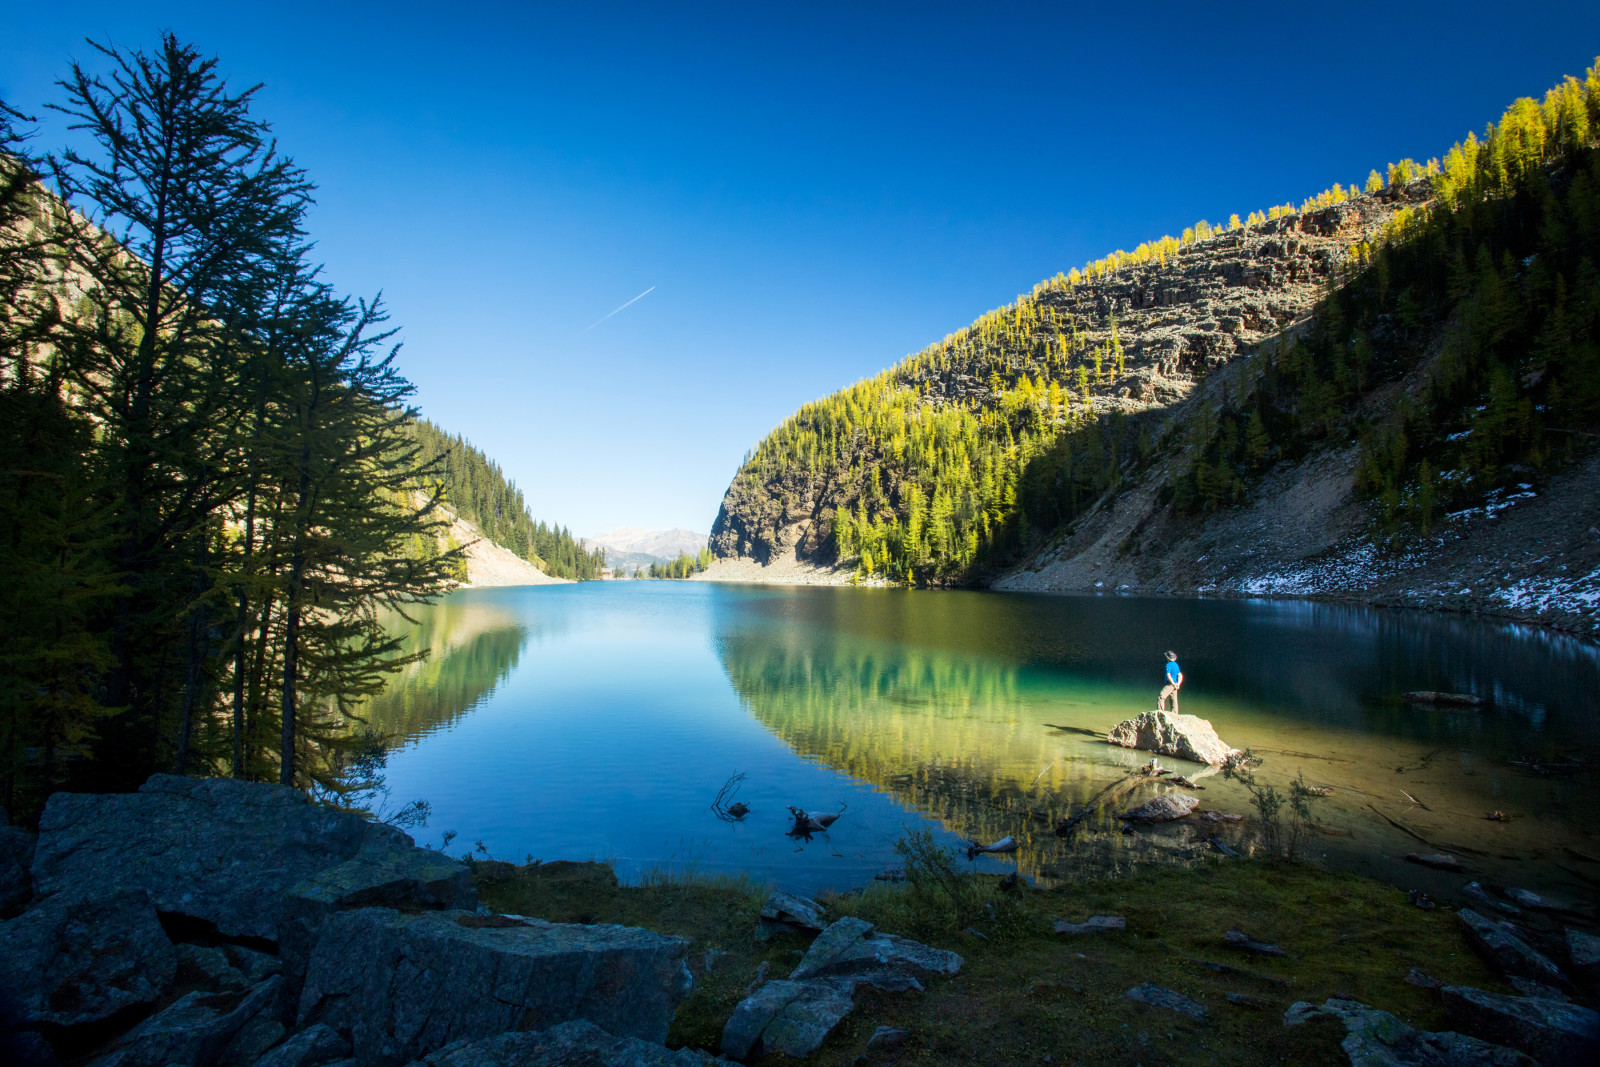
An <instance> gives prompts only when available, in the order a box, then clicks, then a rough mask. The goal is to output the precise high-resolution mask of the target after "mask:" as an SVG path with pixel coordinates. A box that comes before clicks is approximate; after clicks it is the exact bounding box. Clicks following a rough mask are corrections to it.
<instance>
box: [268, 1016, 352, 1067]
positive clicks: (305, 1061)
mask: <svg viewBox="0 0 1600 1067" xmlns="http://www.w3.org/2000/svg"><path fill="white" fill-rule="evenodd" d="M348 1055H350V1042H348V1041H346V1040H345V1039H344V1038H342V1037H340V1036H339V1034H338V1032H337V1031H336V1030H334V1029H333V1027H331V1026H326V1025H324V1024H322V1023H317V1024H316V1025H315V1026H308V1027H306V1028H305V1029H304V1030H302V1031H300V1032H299V1033H298V1034H295V1035H294V1036H293V1037H291V1038H290V1039H289V1040H287V1041H285V1042H284V1043H283V1044H281V1045H279V1046H278V1047H277V1048H275V1049H273V1050H272V1051H271V1052H269V1053H267V1054H266V1055H265V1056H263V1057H262V1058H261V1059H259V1060H257V1061H256V1063H255V1067H322V1065H323V1064H325V1063H333V1062H335V1061H337V1060H342V1059H344V1058H345V1057H346V1056H348Z"/></svg>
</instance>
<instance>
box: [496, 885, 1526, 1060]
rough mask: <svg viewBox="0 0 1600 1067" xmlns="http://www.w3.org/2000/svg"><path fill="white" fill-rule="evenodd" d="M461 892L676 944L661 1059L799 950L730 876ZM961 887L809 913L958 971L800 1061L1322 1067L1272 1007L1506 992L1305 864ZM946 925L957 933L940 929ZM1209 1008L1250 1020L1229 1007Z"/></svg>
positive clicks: (1396, 1008)
mask: <svg viewBox="0 0 1600 1067" xmlns="http://www.w3.org/2000/svg"><path fill="white" fill-rule="evenodd" d="M474 877H475V881H476V882H477V884H478V889H479V892H480V893H481V894H482V896H483V899H484V902H485V903H486V904H488V905H489V906H490V907H492V908H494V909H496V910H497V911H502V912H511V913H515V914H522V915H531V916H536V917H539V918H543V919H549V920H552V921H559V922H607V923H620V924H624V925H629V926H642V927H646V928H648V929H652V930H656V931H658V932H660V933H664V934H676V935H679V936H682V937H687V938H689V939H690V940H691V941H692V943H693V945H692V948H691V949H690V952H689V960H688V962H689V967H690V970H691V971H692V972H693V974H694V976H695V982H696V987H695V992H694V994H693V995H692V996H691V997H690V999H689V1000H688V1001H686V1002H685V1003H684V1004H683V1006H682V1007H681V1008H680V1009H679V1011H678V1015H677V1018H676V1019H675V1021H674V1023H673V1027H672V1032H671V1035H670V1037H669V1042H668V1043H669V1044H671V1045H673V1046H680V1045H693V1046H695V1047H698V1048H704V1049H707V1050H710V1051H715V1050H716V1049H717V1046H718V1043H719V1041H720V1038H721V1032H722V1025H723V1023H724V1022H726V1020H727V1018H728V1016H729V1015H730V1014H731V1013H732V1011H733V1009H734V1006H735V1005H736V1004H737V1003H738V1002H739V1001H740V1000H741V999H742V998H743V997H744V996H745V990H746V987H747V986H748V985H749V984H750V983H751V982H752V981H753V980H754V979H755V977H756V973H757V969H758V968H759V967H760V966H761V965H762V964H763V963H765V964H766V965H767V966H768V969H769V971H770V974H771V976H772V977H785V976H787V974H788V973H789V971H790V970H791V969H792V968H793V966H794V964H795V963H797V962H798V961H799V959H800V956H801V955H802V954H803V952H804V950H805V947H806V945H807V942H806V941H805V940H804V939H801V938H798V937H779V938H774V939H773V940H772V941H769V942H761V941H758V940H756V937H755V931H756V925H757V924H756V918H757V915H758V912H759V910H760V905H761V901H762V899H763V898H764V896H765V889H764V888H763V887H760V886H757V885H755V884H753V883H751V882H750V881H748V880H745V879H727V878H708V877H703V876H695V875H693V874H690V875H658V876H652V877H647V878H646V879H645V880H644V883H643V884H641V885H639V886H622V885H619V884H618V883H617V880H616V877H615V875H613V874H612V872H611V869H610V868H609V867H607V866H605V865H604V864H598V863H583V864H577V863H547V864H534V865H530V866H527V867H513V866H511V865H510V864H499V863H486V862H479V863H476V864H474ZM967 877H968V878H971V879H972V882H971V888H972V892H973V893H974V894H975V898H974V899H975V901H976V903H975V904H974V902H973V901H972V900H964V901H963V902H962V905H961V908H960V909H959V913H958V911H957V909H956V908H954V907H953V906H950V905H948V904H947V903H946V902H944V901H942V900H941V899H940V896H939V893H938V891H937V890H930V888H929V886H928V885H927V884H924V885H922V886H920V887H919V886H917V885H915V884H912V885H878V886H873V887H871V888H869V889H867V890H864V891H861V892H855V893H847V894H839V895H830V896H827V897H825V898H824V899H823V900H822V903H824V904H825V905H826V906H827V908H828V911H829V916H830V918H837V917H839V916H842V915H855V916H859V917H861V918H863V919H866V920H868V921H869V922H873V923H876V924H877V925H878V926H879V927H880V929H882V930H884V931H885V932H888V933H897V934H904V935H907V936H915V937H917V938H918V939H919V940H922V941H925V942H926V943H928V944H931V945H934V946H937V947H939V948H945V949H951V950H954V951H956V952H959V953H960V954H961V955H962V956H963V957H964V958H965V960H966V964H965V966H964V967H963V968H962V971H961V973H960V974H959V975H957V976H955V977H953V978H950V979H944V980H939V981H933V982H930V983H928V991H927V992H926V993H921V994H918V993H906V994H894V995H890V994H880V993H877V992H874V991H870V990H864V991H863V992H862V993H861V994H859V995H858V997H857V1000H856V1010H855V1011H854V1012H853V1013H852V1014H851V1015H850V1017H849V1018H847V1019H846V1020H845V1021H844V1023H842V1024H841V1025H840V1026H839V1028H838V1029H837V1030H836V1031H835V1032H834V1034H833V1035H832V1036H831V1037H830V1038H829V1040H828V1042H827V1043H826V1044H825V1045H824V1046H823V1048H822V1049H821V1050H820V1051H819V1052H818V1053H817V1054H816V1055H815V1056H813V1057H812V1058H811V1059H810V1060H808V1061H807V1062H808V1063H814V1064H819V1065H832V1064H841V1065H842V1064H852V1063H854V1061H855V1059H856V1057H857V1056H858V1055H860V1054H861V1053H862V1052H863V1051H864V1050H865V1047H866V1042H867V1039H868V1038H869V1037H870V1036H871V1035H872V1032H873V1030H875V1029H876V1028H877V1027H878V1026H880V1025H889V1026H898V1027H901V1028H903V1029H905V1030H907V1031H909V1032H910V1035H911V1039H910V1042H909V1044H908V1045H907V1046H906V1048H905V1049H903V1050H902V1051H901V1052H900V1053H898V1055H897V1056H896V1057H895V1058H897V1059H898V1060H899V1061H900V1062H904V1063H923V1062H937V1063H948V1064H978V1065H982V1067H994V1065H995V1064H1002V1063H1003V1064H1024V1063H1042V1062H1044V1057H1045V1056H1046V1055H1048V1056H1050V1057H1051V1061H1052V1062H1054V1063H1057V1064H1061V1063H1072V1062H1093V1063H1111V1064H1116V1063H1128V1064H1134V1063H1139V1064H1145V1065H1151V1064H1161V1063H1172V1064H1215V1063H1239V1064H1281V1063H1286V1062H1291V1061H1292V1062H1295V1063H1296V1064H1297V1065H1303V1064H1315V1063H1342V1062H1344V1059H1343V1054H1342V1053H1341V1052H1340V1050H1339V1047H1338V1044H1339V1041H1340V1040H1341V1039H1342V1038H1343V1033H1342V1031H1341V1030H1339V1029H1338V1028H1337V1027H1336V1026H1335V1025H1333V1024H1331V1023H1328V1022H1318V1023H1313V1024H1310V1025H1307V1026H1302V1027H1296V1028H1294V1029H1287V1028H1285V1027H1284V1026H1283V1012H1284V1009H1286V1008H1287V1007H1288V1006H1289V1005H1290V1004H1291V1003H1293V1002H1294V1001H1296V1000H1309V1001H1313V1002H1316V1003H1321V1002H1322V1001H1323V1000H1324V999H1326V998H1327V997H1330V996H1333V995H1336V994H1338V995H1344V996H1349V997H1353V998H1355V999H1357V1000H1361V1001H1363V1002H1365V1003H1367V1004H1370V1005H1373V1006H1374V1007H1378V1008H1382V1009H1383V1010H1385V1011H1389V1012H1392V1013H1394V1014H1395V1015H1396V1016H1398V1017H1399V1018H1401V1019H1403V1020H1405V1021H1406V1022H1408V1023H1410V1024H1411V1025H1413V1026H1416V1027H1418V1028H1419V1029H1424V1030H1438V1029H1448V1028H1449V1027H1448V1025H1447V1024H1446V1022H1445V1017H1444V1011H1443V1008H1442V1006H1441V1004H1440V1002H1439V999H1438V995H1437V994H1436V993H1433V992H1430V991H1428V990H1425V989H1421V988H1418V987H1416V986H1413V985H1410V984H1408V983H1407V982H1405V981H1404V979H1405V976H1406V973H1407V972H1408V971H1409V970H1410V969H1411V968H1412V967H1418V968H1421V969H1422V970H1424V971H1426V972H1427V973H1429V974H1431V975H1432V976H1433V977H1435V978H1438V979H1441V980H1443V981H1446V982H1460V983H1465V984H1469V985H1475V986H1478V987H1480V988H1485V989H1495V990H1502V991H1508V992H1509V991H1510V990H1508V989H1507V988H1506V987H1505V986H1503V985H1502V984H1501V983H1500V982H1499V981H1498V980H1497V979H1496V978H1495V976H1494V975H1493V973H1492V972H1491V971H1490V970H1489V969H1488V967H1487V966H1486V965H1485V964H1484V963H1483V962H1482V961H1481V960H1480V959H1479V958H1478V957H1477V956H1476V955H1475V954H1474V953H1473V952H1472V951H1471V949H1470V947H1469V946H1468V944H1467V942H1466V940H1465V938H1464V937H1463V935H1462V932H1461V929H1460V924H1459V922H1458V921H1457V919H1456V918H1455V916H1454V914H1453V913H1451V912H1449V911H1446V910H1444V909H1438V910H1435V911H1421V910H1418V909H1417V908H1415V907H1412V906H1411V905H1410V903H1409V902H1408V901H1407V899H1406V895H1405V893H1404V892H1403V891H1401V890H1398V889H1395V888H1394V887H1392V886H1388V885H1384V884H1381V883H1379V882H1375V881H1372V880H1370V879H1366V878H1361V877H1358V876H1355V875H1348V874H1334V873H1329V872H1327V871H1323V870H1320V869H1318V868H1316V867H1312V866H1309V865H1304V864H1291V863H1272V862H1241V861H1218V862H1215V863H1210V864H1206V865H1203V866H1201V867H1198V868H1193V869H1181V870H1180V869H1153V870H1147V871H1144V872H1141V873H1137V874H1133V875H1130V876H1125V877H1121V878H1115V879H1105V880H1101V881H1094V882H1084V883H1078V884H1073V885H1068V886H1064V887H1061V888H1058V889H1052V890H1038V889H1032V888H1028V887H1027V886H1020V887H1017V888H1014V889H1010V890H1007V889H1003V888H1002V887H1001V885H1000V879H998V878H995V877H989V876H975V875H968V876H967ZM1091 915H1121V916H1123V917H1125V918H1126V919H1127V922H1128V928H1127V930H1125V931H1118V932H1109V933H1098V934H1087V935H1080V936H1075V937H1073V936H1060V935H1057V934H1055V933H1054V931H1053V929H1052V926H1051V923H1052V922H1053V921H1054V920H1056V919H1070V920H1073V921H1082V920H1084V919H1087V918H1088V917H1089V916H1091ZM958 919H961V920H969V922H968V923H967V925H964V926H961V927H957V926H955V925H954V923H955V922H956V921H957V920H958ZM1233 927H1238V928H1239V929H1242V930H1244V931H1245V932H1246V933H1248V934H1249V935H1250V936H1251V937H1254V938H1257V939H1259V940H1264V941H1270V942H1273V943H1275V944H1278V945H1280V946H1282V947H1283V948H1284V950H1285V951H1286V952H1287V955H1286V956H1283V957H1260V956H1252V955H1247V954H1245V953H1242V952H1240V951H1238V950H1236V949H1233V948H1230V947H1228V946H1226V945H1225V944H1224V943H1223V940H1222V935H1223V933H1224V932H1225V931H1226V930H1228V929H1230V928H1233ZM979 935H981V936H979ZM1206 962H1212V963H1219V964H1223V965H1226V966H1228V967H1231V968H1234V969H1235V970H1234V971H1232V972H1219V971H1216V970H1212V969H1209V968H1207V967H1206V966H1205V963H1206ZM1141 982H1154V983H1156V984H1157V985H1161V986H1165V987H1167V988H1169V989H1173V990H1176V991H1177V992H1180V993H1183V994H1184V995H1186V996H1189V997H1192V998H1194V999H1195V1000H1198V1001H1200V1002H1201V1003H1202V1004H1204V1005H1206V1007H1207V1008H1208V1009H1210V1016H1209V1017H1208V1018H1207V1019H1206V1020H1205V1021H1203V1022H1194V1021H1192V1020H1190V1019H1188V1018H1187V1017H1185V1016H1182V1015H1178V1014H1175V1013H1173V1012H1170V1011H1164V1010H1162V1009H1159V1008H1153V1007H1148V1006H1146V1005H1142V1004H1137V1003H1134V1002H1133V1001H1129V1000H1127V999H1126V998H1125V997H1124V996H1123V994H1124V993H1125V992H1126V991H1127V990H1128V989H1130V988H1132V987H1133V986H1136V985H1138V984H1140V983H1141ZM1228 993H1242V994H1247V995H1249V996H1251V997H1254V998H1256V999H1257V1000H1259V1001H1261V1002H1263V1003H1264V1004H1265V1006H1264V1007H1242V1006H1237V1005H1235V1004H1232V1003H1230V1002H1229V1001H1228V1000H1227V999H1226V995H1227V994H1228ZM755 1062H756V1063H757V1064H766V1063H769V1062H770V1063H772V1064H777V1063H780V1062H784V1061H783V1060H782V1058H781V1057H776V1056H774V1057H770V1058H758V1059H757V1060H756V1061H755Z"/></svg>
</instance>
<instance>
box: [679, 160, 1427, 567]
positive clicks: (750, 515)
mask: <svg viewBox="0 0 1600 1067" xmlns="http://www.w3.org/2000/svg"><path fill="white" fill-rule="evenodd" d="M1430 196H1431V192H1430V185H1429V183H1428V181H1427V180H1426V179H1417V180H1415V181H1412V182H1410V183H1408V184H1405V185H1402V186H1398V187H1395V188H1385V189H1383V190H1380V191H1379V192H1377V193H1372V194H1363V195H1358V196H1355V197H1353V198H1351V199H1349V200H1346V201H1344V202H1342V203H1337V204H1334V205H1332V206H1330V207H1326V208H1322V209H1320V210H1314V211H1308V212H1305V213H1297V214H1292V215H1286V216H1283V217H1280V218H1277V219H1273V220H1270V221H1267V222H1263V223H1259V224H1256V225H1252V226H1250V227H1247V228H1240V229H1235V230H1224V231H1221V232H1218V233H1216V234H1215V235H1214V236H1212V237H1209V238H1206V239H1202V240H1198V241H1196V242H1194V243H1193V244H1191V245H1188V246H1185V247H1183V248H1182V249H1181V250H1179V251H1178V252H1177V254H1175V255H1173V256H1171V257H1170V258H1167V259H1166V260H1165V261H1164V262H1163V261H1155V260H1152V261H1150V262H1147V263H1144V264H1139V265H1127V266H1123V267H1120V268H1118V269H1116V270H1114V271H1112V272H1110V273H1108V274H1105V275H1103V276H1101V277H1098V278H1093V277H1091V278H1087V279H1085V280H1082V281H1079V282H1078V283H1076V284H1067V283H1066V282H1065V280H1064V279H1057V280H1055V281H1052V282H1046V283H1042V284H1041V285H1040V286H1039V287H1038V288H1037V289H1036V290H1035V293H1034V295H1033V296H1032V297H1022V298H1019V301H1018V303H1019V304H1021V303H1022V302H1023V301H1029V300H1031V301H1034V302H1037V303H1038V304H1039V305H1040V308H1041V313H1042V314H1043V315H1044V316H1045V318H1046V319H1047V320H1048V321H1050V322H1055V323H1070V324H1071V325H1073V326H1074V327H1075V328H1076V330H1077V331H1078V332H1077V336H1078V338H1079V344H1080V346H1081V347H1082V348H1083V349H1086V350H1087V349H1092V348H1095V347H1097V346H1110V345H1111V344H1112V341H1113V328H1114V327H1115V330H1116V334H1117V338H1118V340H1119V341H1120V344H1121V346H1122V349H1123V351H1124V354H1125V362H1124V370H1123V373H1121V374H1120V375H1117V374H1111V375H1108V376H1107V377H1106V378H1105V379H1104V380H1103V381H1101V382H1099V383H1097V384H1095V383H1091V385H1090V387H1089V389H1090V398H1089V400H1088V401H1087V403H1084V402H1083V400H1082V398H1081V394H1076V395H1075V396H1074V402H1075V404H1076V405H1077V409H1078V410H1079V411H1082V410H1085V409H1086V410H1088V411H1090V412H1092V413H1094V414H1109V413H1112V412H1122V413H1125V414H1133V413H1137V412H1143V411H1150V410H1153V409H1157V410H1168V409H1170V410H1172V412H1173V414H1174V415H1175V416H1181V412H1180V409H1181V407H1182V405H1183V404H1184V403H1185V401H1187V400H1188V399H1189V398H1190V397H1191V396H1192V395H1193V394H1194V393H1195V390H1196V388H1197V386H1198V385H1199V384H1200V383H1201V381H1202V380H1203V379H1204V378H1205V377H1206V376H1207V375H1208V374H1209V373H1211V372H1214V371H1215V370H1217V369H1218V368H1221V367H1224V366H1226V365H1228V364H1229V363H1231V362H1232V361H1234V360H1237V359H1239V358H1241V357H1246V356H1249V355H1252V354H1254V353H1256V352H1257V351H1259V350H1260V347H1261V345H1262V344H1263V343H1264V342H1267V341H1269V340H1271V339H1272V338H1274V337H1276V336H1278V335H1279V334H1280V333H1281V332H1283V331H1285V330H1293V329H1296V328H1297V327H1299V326H1300V325H1302V324H1303V323H1304V322H1305V321H1306V318H1307V316H1308V314H1309V313H1310V311H1311V309H1312V307H1313V306H1314V305H1315V303H1316V301H1317V299H1318V298H1319V297H1320V296H1321V295H1322V293H1323V291H1324V290H1325V287H1326V286H1327V284H1328V283H1329V281H1330V280H1331V279H1333V278H1334V277H1335V275H1336V273H1337V271H1338V269H1339V268H1340V267H1341V266H1342V265H1343V264H1344V262H1345V260H1346V258H1347V256H1348V254H1349V251H1350V249H1351V248H1352V247H1353V246H1354V245H1356V244H1358V243H1360V242H1362V241H1364V240H1370V239H1372V238H1374V237H1375V236H1376V235H1377V234H1378V233H1379V232H1380V231H1381V230H1382V228H1383V226H1384V225H1385V223H1387V222H1388V221H1389V220H1390V219H1391V218H1393V217H1394V215H1395V214H1396V212H1398V211H1400V210H1401V209H1403V208H1412V209H1415V208H1418V207H1421V206H1423V205H1425V204H1426V203H1427V202H1428V200H1429V197H1430ZM1002 314H1003V312H1002ZM1048 343H1049V338H1048V336H1047V335H1046V333H1045V332H1044V331H1042V330H1040V331H1037V336H1030V337H1029V338H1027V339H1026V341H1025V343H1023V344H1021V345H1012V346H1010V347H1009V348H1008V349H1007V350H1006V351H1005V352H1004V353H1003V356H1004V359H1005V361H1006V365H1007V366H1008V367H1009V368H1012V369H1013V370H1015V371H1016V372H1019V373H1023V374H1027V375H1030V376H1035V377H1038V376H1043V377H1045V378H1057V379H1058V380H1060V381H1061V383H1062V385H1063V386H1064V387H1066V388H1068V389H1069V391H1071V390H1075V389H1076V385H1075V383H1074V381H1073V380H1072V379H1071V377H1070V376H1066V375H1064V374H1063V373H1062V372H1061V371H1060V370H1059V369H1052V364H1051V363H1050V361H1049V360H1048V358H1047V356H1046V349H1047V347H1048ZM978 354H979V355H987V354H988V353H987V352H980V353H978ZM892 378H893V381H894V384H895V385H896V386H897V387H899V388H902V389H907V390H915V391H916V392H918V393H920V394H921V396H920V400H919V402H920V403H921V404H923V405H927V406H930V407H935V408H937V407H942V406H949V405H963V406H966V407H969V408H973V409H977V410H994V409H995V407H996V405H997V402H998V394H997V392H996V390H995V388H994V387H993V385H992V383H989V382H986V381H984V380H981V378H980V369H979V367H978V366H976V365H975V364H974V363H971V362H967V363H963V362H961V361H957V360H950V361H939V360H933V359H925V358H922V357H918V356H913V357H910V358H908V359H907V360H905V361H904V362H903V363H901V364H900V365H899V366H898V367H896V368H895V369H894V371H893V372H892ZM876 459H877V457H871V456H858V457H857V458H856V460H855V461H853V462H852V463H850V464H849V465H848V467H846V468H845V469H819V470H815V471H807V470H801V469H796V468H789V469H785V470H783V471H782V472H781V473H780V474H779V475H777V476H776V477H773V478H770V479H762V478H760V477H759V476H758V475H757V473H756V472H755V470H754V469H753V468H752V467H751V466H750V465H746V467H745V468H743V469H742V470H741V471H740V472H739V474H737V475H736V476H735V477H734V480H733V483H732V484H731V485H730V486H729V488H728V491H727V494H726V495H725V496H724V498H723V503H722V507H721V510H720V511H719V512H718V515H717V519H716V522H715V523H714V524H713V526H712V530H711V539H710V544H711V550H712V552H713V554H714V555H715V556H717V557H718V558H719V559H721V560H729V561H738V560H753V561H755V562H756V563H758V564H761V565H762V566H770V565H772V564H775V563H783V562H784V561H789V560H792V561H796V562H798V563H799V564H801V565H808V566H810V567H813V568H817V569H820V570H824V571H827V570H829V569H830V568H831V566H832V564H833V563H834V560H833V559H832V558H831V557H830V555H829V553H828V536H829V534H830V532H831V529H832V517H833V515H834V513H835V511H836V510H837V509H838V508H839V507H840V506H841V505H843V504H847V503H849V502H851V501H853V500H854V499H855V498H856V497H857V496H859V494H860V489H861V482H862V479H863V478H864V476H865V474H866V472H867V471H868V470H869V469H870V468H871V467H872V466H873V465H874V463H875V461H876ZM711 577H713V578H715V577H717V570H716V568H715V566H714V567H713V571H712V574H711ZM741 577H743V576H741ZM835 579H836V580H838V581H844V580H847V579H848V575H846V574H840V575H836V576H835ZM746 580H748V579H747V578H746Z"/></svg>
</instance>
